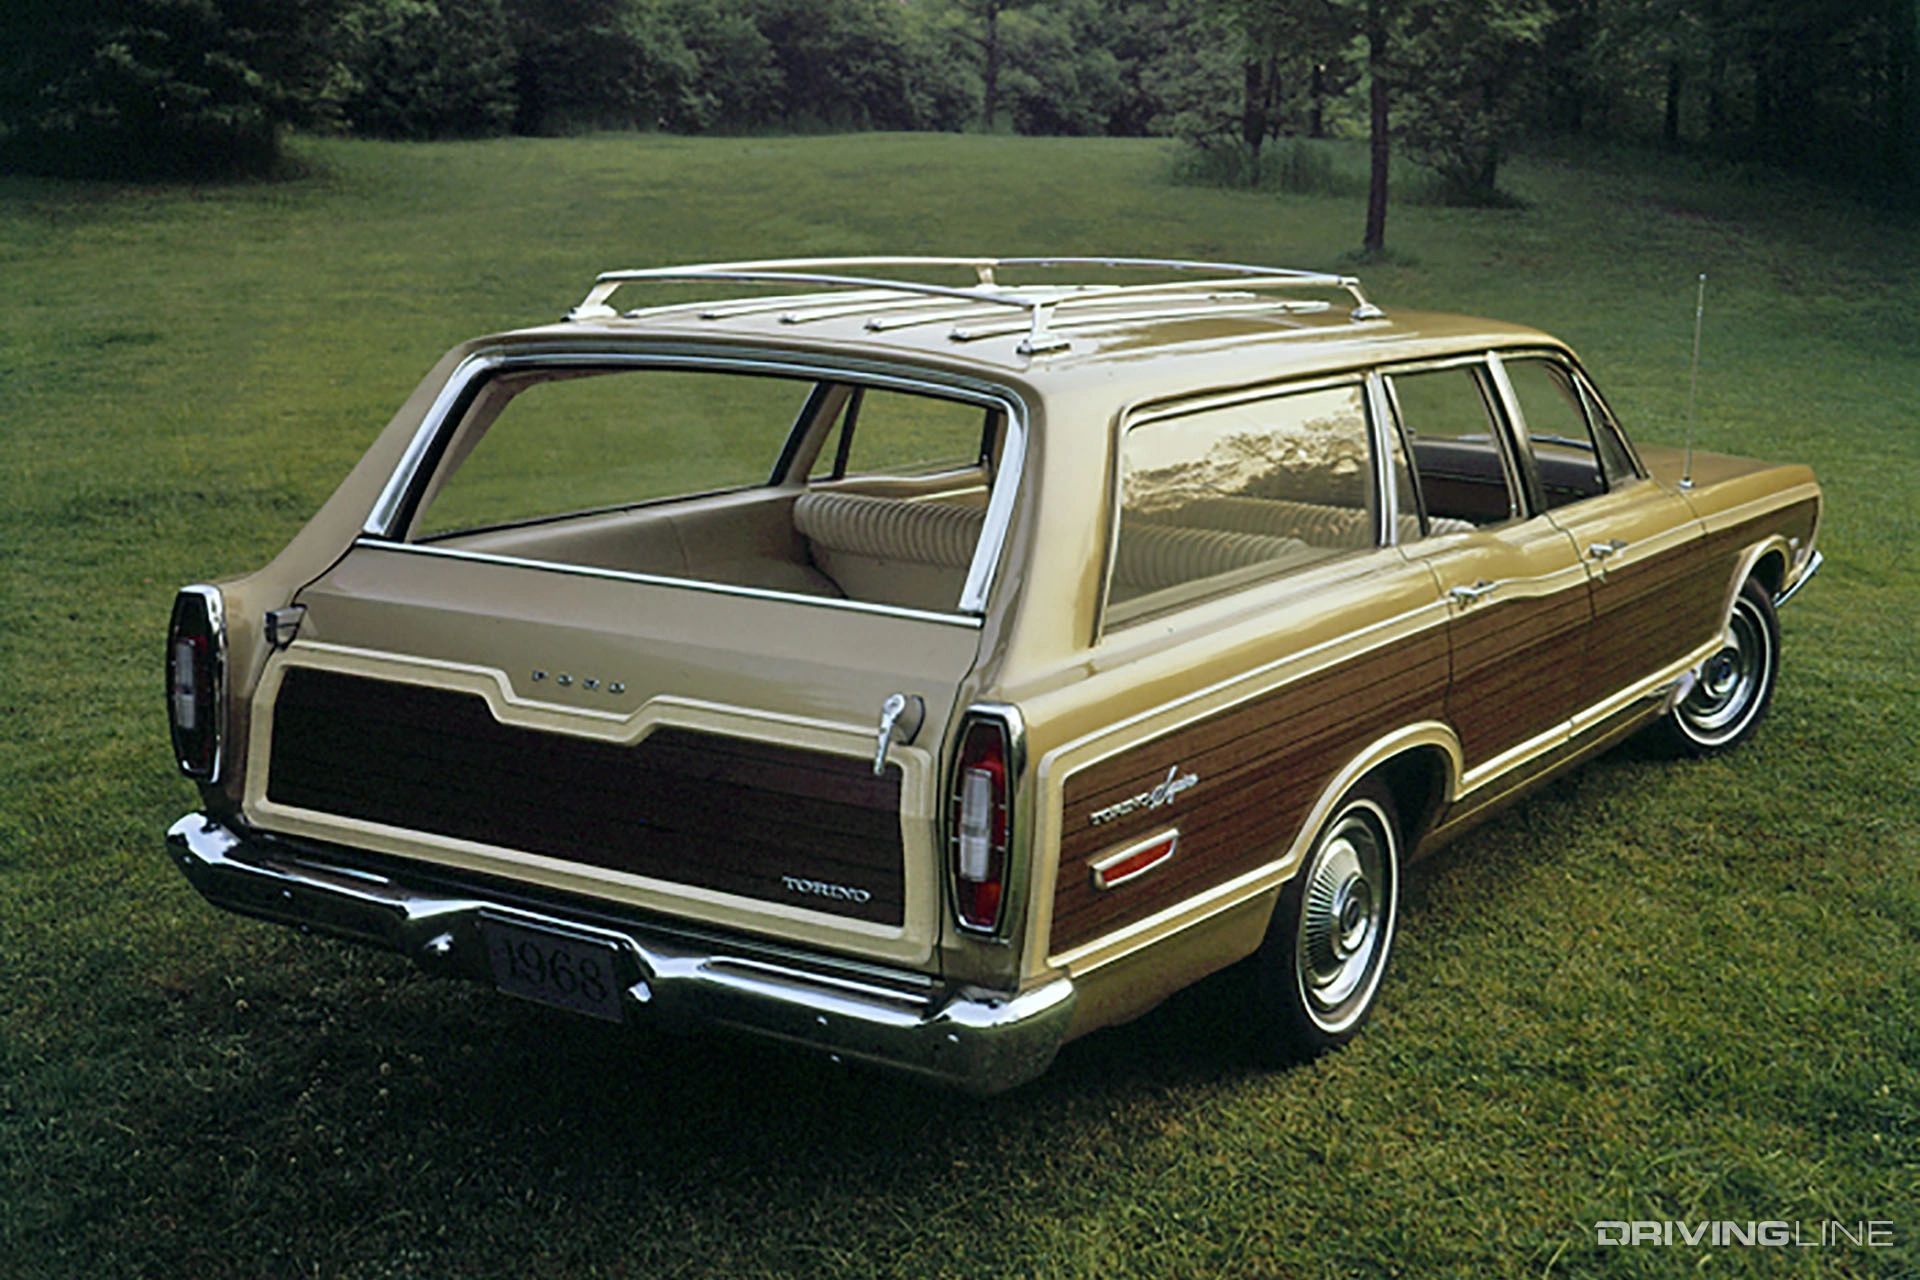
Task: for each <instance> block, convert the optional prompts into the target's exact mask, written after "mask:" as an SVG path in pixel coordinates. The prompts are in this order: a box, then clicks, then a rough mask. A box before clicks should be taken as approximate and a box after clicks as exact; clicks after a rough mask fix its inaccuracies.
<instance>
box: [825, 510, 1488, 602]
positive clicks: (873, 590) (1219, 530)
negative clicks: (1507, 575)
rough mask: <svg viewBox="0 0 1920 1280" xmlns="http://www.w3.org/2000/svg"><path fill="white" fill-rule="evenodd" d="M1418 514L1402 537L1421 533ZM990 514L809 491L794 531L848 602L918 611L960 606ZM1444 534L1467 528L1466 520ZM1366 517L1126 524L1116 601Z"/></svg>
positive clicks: (1276, 516)
mask: <svg viewBox="0 0 1920 1280" xmlns="http://www.w3.org/2000/svg"><path fill="white" fill-rule="evenodd" d="M1412 521H1413V517H1411V516H1409V517H1404V518H1403V528H1402V536H1403V537H1413V536H1417V533H1418V529H1417V526H1416V525H1414V524H1413V523H1412ZM985 524H986V511H985V510H984V509H983V508H981V507H977V506H963V505H960V504H957V503H953V502H941V501H914V500H912V499H907V498H881V497H875V496H873V495H871V494H864V493H844V492H810V493H804V494H802V495H800V497H799V498H798V499H796V500H795V501H794V504H793V525H794V528H795V529H796V530H797V531H798V532H799V533H800V535H801V537H803V538H805V539H806V541H807V548H808V551H809V552H810V554H811V555H812V557H813V562H814V564H815V566H816V567H818V569H819V570H820V572H822V573H824V574H825V575H826V576H827V577H829V578H831V579H833V581H834V583H835V584H836V585H837V586H838V587H839V588H840V590H841V591H842V592H844V593H845V594H846V596H847V598H848V599H850V600H867V601H871V602H874V603H876V604H894V605H901V606H904V607H906V608H911V609H941V610H944V609H952V608H953V607H954V606H955V605H956V604H957V603H958V602H959V599H960V592H961V589H962V588H963V587H964V586H965V585H966V578H967V569H968V568H969V567H970V566H971V565H972V563H973V549H974V546H975V545H976V544H977V543H978V542H979V541H980V531H981V529H982V528H983V527H984V526H985ZM1433 524H1434V532H1436V533H1441V532H1450V531H1452V530H1451V529H1443V528H1442V527H1441V526H1456V525H1457V526H1458V527H1459V528H1463V529H1464V528H1471V527H1472V526H1471V525H1467V524H1465V523H1463V522H1460V521H1452V520H1435V521H1434V522H1433ZM1372 540H1373V539H1372V526H1371V524H1370V523H1369V522H1368V519H1367V513H1366V512H1364V511H1359V510H1354V509H1350V508H1342V507H1332V506H1323V505H1320V504H1318V503H1311V502H1292V501H1286V500H1278V499H1274V500H1269V499H1262V498H1209V499H1204V500H1202V501H1200V502H1195V503H1191V504H1189V505H1187V506H1185V507H1182V508H1180V509H1179V510H1177V511H1174V512H1171V513H1169V514H1168V515H1166V516H1158V517H1152V518H1150V522H1147V523H1141V522H1138V521H1135V522H1131V523H1129V524H1127V525H1126V526H1125V527H1124V528H1123V529H1122V530H1121V533H1120V545H1119V547H1118V548H1117V550H1116V554H1115V560H1114V567H1113V589H1114V594H1115V595H1116V596H1122V597H1124V596H1135V595H1142V594H1145V593H1146V592H1149V591H1159V590H1162V589H1164V588H1167V587H1174V586H1179V585H1180V584H1182V583H1186V582H1196V581H1199V580H1201V579H1204V578H1210V577H1214V576H1215V575H1218V574H1222V573H1230V572H1232V571H1233V570H1235V569H1243V568H1246V567H1248V566H1250V565H1257V564H1266V563H1271V562H1276V561H1287V560H1312V559H1317V558H1319V556H1320V555H1321V554H1324V550H1323V549H1325V548H1342V547H1364V546H1368V545H1370V544H1371V542H1372Z"/></svg>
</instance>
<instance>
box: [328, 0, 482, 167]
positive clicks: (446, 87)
mask: <svg viewBox="0 0 1920 1280" xmlns="http://www.w3.org/2000/svg"><path fill="white" fill-rule="evenodd" d="M334 49H335V51H336V53H337V55H338V57H339V63H338V64H337V70H336V79H335V81H334V83H333V84H332V85H330V86H329V92H330V95H331V97H332V98H333V100H334V101H336V102H337V103H338V106H339V109H340V113H341V117H342V118H343V120H344V121H345V123H346V124H347V126H348V128H350V129H351V130H352V131H353V132H355V133H361V134H366V135H368V136H370V137H390V138H440V137H449V136H454V135H459V134H483V133H498V132H500V131H501V130H503V129H505V128H506V127H507V126H508V125H510V124H511V123H512V122H513V117H514V101H515V100H514V78H513V73H514V46H513V43H512V42H511V40H510V39H509V38H508V34H507V20H506V15H505V13H504V12H503V11H502V10H501V7H500V0H354V3H352V5H351V6H350V7H349V8H348V9H347V10H346V12H345V13H343V14H342V15H341V18H340V25H339V28H338V31H337V33H336V35H335V38H334Z"/></svg>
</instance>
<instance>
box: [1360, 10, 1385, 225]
mask: <svg viewBox="0 0 1920 1280" xmlns="http://www.w3.org/2000/svg"><path fill="white" fill-rule="evenodd" d="M1367 75H1368V77H1369V79H1370V80H1371V82H1372V83H1371V85H1370V86H1369V88H1368V92H1367V108H1368V113H1367V116H1368V125H1367V128H1368V134H1369V147H1368V149H1369V153H1370V164H1369V173H1368V177H1367V234H1366V238H1365V239H1364V240H1362V241H1361V247H1362V248H1363V249H1364V250H1365V251H1366V252H1367V253H1369V254H1374V255H1377V254H1380V253H1384V252H1385V251H1386V248H1387V160H1388V149H1387V147H1388V142H1387V15H1386V7H1385V0H1368V4H1367Z"/></svg>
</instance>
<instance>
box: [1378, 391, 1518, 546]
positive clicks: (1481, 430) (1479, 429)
mask: <svg viewBox="0 0 1920 1280" xmlns="http://www.w3.org/2000/svg"><path fill="white" fill-rule="evenodd" d="M1387 385H1388V387H1389V388H1390V389H1391V392H1392V398H1393V403H1394V409H1395V412H1397V413H1398V414H1399V417H1400V425H1401V428H1402V430H1403V431H1404V432H1405V433H1406V438H1407V446H1408V448H1409V449H1410V450H1411V451H1412V454H1413V470H1414V478H1415V482H1416V483H1417V485H1418V486H1419V489H1420V500H1421V504H1422V506H1423V507H1424V508H1425V510H1426V514H1427V519H1428V522H1429V525H1430V527H1431V531H1432V532H1435V533H1442V532H1449V531H1454V530H1457V529H1459V528H1462V527H1465V526H1483V525H1494V524H1502V523H1505V522H1506V521H1508V520H1511V519H1513V518H1514V517H1516V516H1518V515H1519V514H1520V513H1521V511H1522V510H1523V509H1524V508H1523V505H1522V503H1521V500H1520V491H1519V488H1518V486H1517V485H1516V484H1515V483H1514V478H1513V475H1512V471H1511V468H1510V467H1509V465H1508V460H1507V456H1506V449H1505V447H1504V445H1503V444H1502V434H1501V430H1500V426H1499V420H1498V417H1497V416H1496V414H1495V412H1494V408H1493V399H1492V395H1491V389H1490V387H1489V385H1488V382H1487V375H1486V368H1485V366H1484V365H1483V364H1479V363H1475V364H1466V365H1453V366H1450V367H1447V368H1441V369H1426V370H1416V371H1414V372H1410V373H1395V374H1392V375H1390V376H1389V377H1388V379H1387Z"/></svg>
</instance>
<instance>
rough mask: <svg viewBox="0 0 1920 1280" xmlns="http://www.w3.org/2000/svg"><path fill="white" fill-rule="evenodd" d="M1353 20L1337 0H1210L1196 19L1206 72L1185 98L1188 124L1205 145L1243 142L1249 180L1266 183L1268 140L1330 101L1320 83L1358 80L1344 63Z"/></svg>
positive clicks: (1186, 130)
mask: <svg viewBox="0 0 1920 1280" xmlns="http://www.w3.org/2000/svg"><path fill="white" fill-rule="evenodd" d="M1352 24H1353V16H1352V14H1351V13H1350V12H1349V11H1348V10H1347V8H1346V7H1345V6H1344V5H1342V4H1340V3H1336V2H1335V0H1299V2H1294V3H1282V2H1281V0H1203V3H1202V4H1201V5H1200V7H1199V11H1198V12H1197V13H1196V14H1195V20H1194V25H1195V28H1196V31H1197V33H1198V34H1199V42H1198V44H1199V49H1198V55H1197V59H1196V61H1197V63H1198V65H1199V66H1200V67H1201V68H1202V74H1200V75H1199V76H1197V77H1195V79H1194V82H1193V83H1192V84H1191V85H1190V86H1189V89H1188V93H1187V95H1186V98H1187V101H1185V102H1184V103H1183V104H1182V110H1181V115H1180V119H1179V129H1180V132H1181V133H1182V135H1183V136H1186V137H1188V138H1189V139H1191V140H1193V141H1194V142H1196V143H1197V144H1199V145H1200V146H1201V147H1202V148H1215V147H1220V146H1230V147H1232V148H1234V149H1236V150H1237V152H1238V154H1239V155H1240V156H1241V157H1242V159H1243V165H1242V173H1243V174H1244V176H1245V180H1246V182H1247V183H1248V185H1250V186H1252V185H1258V184H1259V183H1260V181H1261V178H1262V153H1263V150H1264V148H1265V146H1266V144H1267V143H1268V142H1270V141H1272V140H1273V139H1274V138H1276V137H1279V136H1281V135H1282V134H1283V133H1287V132H1299V131H1300V130H1301V123H1302V121H1303V120H1305V119H1308V118H1310V116H1311V113H1313V112H1317V111H1321V110H1323V109H1324V103H1323V100H1322V99H1320V98H1316V96H1315V93H1316V90H1315V86H1316V85H1317V86H1318V92H1319V93H1321V94H1324V93H1325V92H1326V90H1327V87H1328V85H1329V83H1330V82H1335V83H1343V84H1347V85H1350V84H1351V83H1352V82H1353V77H1352V76H1349V75H1343V74H1342V73H1341V70H1340V69H1342V68H1344V64H1345V62H1346V59H1347V53H1348V49H1349V47H1350V46H1351V44H1352V39H1353V25H1352ZM1228 83H1231V84H1232V86H1233V87H1232V89H1228V88H1227V87H1226V85H1227V84H1228Z"/></svg>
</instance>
